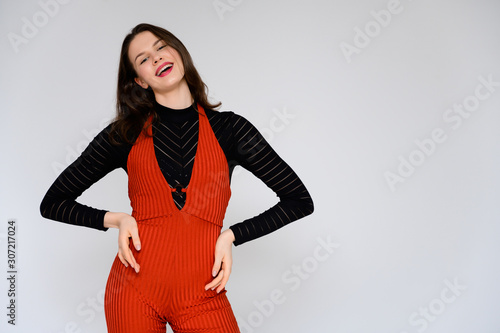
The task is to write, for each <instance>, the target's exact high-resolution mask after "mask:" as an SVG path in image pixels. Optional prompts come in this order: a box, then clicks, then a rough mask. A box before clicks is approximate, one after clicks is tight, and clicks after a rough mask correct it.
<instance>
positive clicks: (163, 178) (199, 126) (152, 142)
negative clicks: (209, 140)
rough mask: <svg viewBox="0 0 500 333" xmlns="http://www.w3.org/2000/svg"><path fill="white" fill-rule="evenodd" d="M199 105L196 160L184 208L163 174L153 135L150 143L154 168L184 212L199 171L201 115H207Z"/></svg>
mask: <svg viewBox="0 0 500 333" xmlns="http://www.w3.org/2000/svg"><path fill="white" fill-rule="evenodd" d="M197 107H198V134H197V135H198V142H197V143H196V152H195V153H194V162H193V170H192V171H191V177H190V178H189V183H188V184H187V185H186V187H184V189H185V192H184V193H186V201H185V202H184V206H182V208H180V209H179V207H177V205H176V203H175V200H174V197H173V193H174V191H172V189H175V187H172V186H170V184H169V183H168V181H167V179H166V178H165V175H164V174H163V172H162V171H161V168H160V164H159V163H158V158H157V156H156V151H155V145H154V141H153V140H154V137H151V144H150V149H151V150H152V154H153V156H154V161H155V163H154V165H155V166H154V168H155V172H157V173H158V174H159V175H160V176H161V177H160V178H161V179H162V182H163V185H166V187H167V190H168V192H169V193H170V195H169V197H170V202H171V204H172V205H173V207H174V208H175V209H176V210H177V211H179V212H183V211H184V210H185V208H186V207H187V206H188V200H190V197H191V196H190V195H188V194H189V192H188V191H190V188H191V187H190V185H191V183H192V181H193V178H194V176H195V173H197V165H198V163H197V161H198V159H199V158H198V152H199V151H200V150H199V148H200V138H201V131H202V127H203V126H201V117H202V115H205V112H204V110H203V108H202V107H201V106H200V105H199V104H198V105H197Z"/></svg>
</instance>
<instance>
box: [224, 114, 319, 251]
mask: <svg viewBox="0 0 500 333" xmlns="http://www.w3.org/2000/svg"><path fill="white" fill-rule="evenodd" d="M233 119H234V121H233V140H234V145H233V147H232V153H231V155H232V156H231V158H234V159H235V161H233V162H235V163H236V164H239V165H241V166H242V167H244V168H245V169H247V170H248V171H250V172H251V173H253V174H254V175H255V176H256V177H258V178H259V179H260V180H262V181H263V182H264V183H265V184H266V185H267V186H268V187H269V188H270V189H271V190H273V191H274V192H275V193H276V195H277V196H278V197H279V202H278V203H277V204H276V205H274V206H273V207H271V208H269V209H268V210H266V211H265V212H263V213H261V214H260V215H258V216H255V217H253V218H250V219H247V220H245V221H243V222H240V223H237V224H234V225H232V226H231V227H230V229H231V230H232V231H233V233H234V236H235V239H236V240H235V242H234V244H235V245H240V244H243V243H245V242H248V241H250V240H253V239H256V238H258V237H262V236H264V235H267V234H269V233H271V232H273V231H275V230H277V229H279V228H281V227H283V226H285V225H287V224H289V223H290V222H293V221H295V220H298V219H300V218H302V217H304V216H307V215H309V214H311V213H312V212H313V210H314V205H313V201H312V199H311V196H310V195H309V192H308V191H307V189H306V187H305V186H304V184H303V183H302V181H301V180H300V178H299V177H298V176H297V174H296V173H295V172H294V171H293V170H292V168H291V167H290V166H289V165H288V164H287V163H286V162H285V161H283V159H281V157H280V156H279V155H278V154H277V153H276V152H275V151H274V150H273V148H272V147H271V146H270V145H269V143H268V142H267V141H266V140H265V139H264V137H263V136H262V134H261V133H260V132H259V131H258V130H257V129H256V128H255V126H253V125H252V124H251V123H250V122H249V121H248V120H246V119H245V118H244V117H242V116H239V115H236V114H234V116H233Z"/></svg>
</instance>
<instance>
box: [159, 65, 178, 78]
mask: <svg viewBox="0 0 500 333" xmlns="http://www.w3.org/2000/svg"><path fill="white" fill-rule="evenodd" d="M168 66H170V68H168V69H167V70H165V71H163V72H162V70H163V69H165V67H168ZM172 68H174V64H173V63H171V62H165V63H163V64H162V65H161V66H160V67H158V69H157V70H156V76H159V77H164V76H167V75H168V74H170V72H171V71H172ZM160 73H161V74H160Z"/></svg>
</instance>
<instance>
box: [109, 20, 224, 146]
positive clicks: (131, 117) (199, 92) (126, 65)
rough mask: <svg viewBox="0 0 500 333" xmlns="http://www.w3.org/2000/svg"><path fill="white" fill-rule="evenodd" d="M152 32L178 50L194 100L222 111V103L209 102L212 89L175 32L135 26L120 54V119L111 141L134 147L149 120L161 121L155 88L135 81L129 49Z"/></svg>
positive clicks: (116, 122)
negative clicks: (151, 117)
mask: <svg viewBox="0 0 500 333" xmlns="http://www.w3.org/2000/svg"><path fill="white" fill-rule="evenodd" d="M144 31H149V32H151V33H152V34H153V35H155V36H156V37H158V38H159V39H161V40H163V41H164V42H165V43H166V44H167V45H169V46H171V47H172V48H173V49H175V50H176V51H177V52H178V53H179V55H180V57H181V59H182V63H183V65H184V79H185V80H186V82H187V84H188V87H189V91H190V92H191V95H192V96H193V99H194V100H195V101H196V102H197V103H198V104H200V105H201V106H202V107H203V108H204V109H215V108H218V107H219V106H220V105H221V103H220V102H219V103H216V104H212V103H210V102H209V101H208V96H207V94H208V88H207V85H206V84H205V83H204V82H203V80H202V79H201V76H200V74H199V73H198V71H197V70H196V68H195V67H194V64H193V59H192V58H191V55H190V54H189V52H188V50H187V49H186V47H185V46H184V44H182V42H181V41H180V40H179V39H178V38H177V37H175V36H174V35H173V34H172V33H171V32H169V31H167V30H165V29H163V28H160V27H158V26H154V25H151V24H146V23H141V24H139V25H137V26H136V27H134V28H133V29H132V31H131V32H130V33H129V34H128V35H127V36H126V37H125V39H124V40H123V44H122V49H121V53H120V65H119V68H118V88H117V94H116V97H117V98H116V117H115V119H114V121H113V124H112V126H111V131H110V139H111V142H113V143H115V144H119V143H122V142H126V143H130V144H133V143H134V141H135V140H136V138H137V137H138V136H139V134H140V133H141V131H144V132H145V133H147V128H146V127H145V124H146V121H147V120H148V118H149V117H150V116H153V122H154V121H155V120H156V119H157V118H158V117H157V115H156V112H155V110H154V101H155V96H154V93H153V90H152V89H151V88H148V89H144V88H142V87H140V86H139V85H138V84H137V83H136V82H135V81H134V79H135V78H136V77H137V73H136V71H135V69H134V66H133V65H132V63H131V61H130V59H129V57H128V50H129V47H130V43H131V42H132V40H133V39H134V38H135V37H136V36H137V35H138V34H140V33H141V32H144Z"/></svg>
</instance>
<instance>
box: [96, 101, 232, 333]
mask: <svg viewBox="0 0 500 333" xmlns="http://www.w3.org/2000/svg"><path fill="white" fill-rule="evenodd" d="M198 112H199V132H198V133H199V134H198V147H197V151H196V157H195V160H194V165H193V172H192V176H191V179H190V182H189V185H188V186H187V187H186V188H183V189H175V188H172V187H171V186H170V185H169V184H168V183H167V181H166V180H165V178H164V176H163V174H162V172H161V170H160V168H159V166H158V163H157V160H156V156H155V151H154V145H153V137H152V136H146V135H144V134H141V135H140V136H139V138H138V140H137V141H136V143H135V144H134V146H133V148H132V149H131V151H130V153H129V156H128V161H127V169H128V177H129V197H130V202H131V206H132V209H133V212H132V216H133V217H134V218H135V219H136V221H137V224H138V228H139V237H140V239H141V244H142V249H141V250H140V251H136V250H135V249H134V248H133V246H132V242H131V245H130V247H131V249H132V252H133V255H134V257H135V258H136V260H137V262H138V263H139V265H140V266H141V269H140V272H139V273H138V274H137V273H135V271H134V270H133V269H132V268H130V267H129V268H126V267H125V266H124V265H123V264H122V263H121V261H120V260H119V259H118V257H117V258H116V259H115V261H114V263H113V266H112V268H111V272H110V274H109V278H108V283H107V286H106V295H105V313H106V321H107V326H108V332H111V333H145V332H148V333H149V332H155V333H156V332H158V333H159V332H162V333H164V332H165V331H166V324H167V323H168V324H170V326H171V327H172V329H173V331H174V332H179V333H180V332H185V333H187V332H190V333H193V332H207V333H215V332H219V333H232V332H239V329H238V326H237V323H236V319H235V317H234V315H233V312H232V309H231V306H230V304H229V301H228V300H227V297H226V295H225V293H226V291H225V290H223V291H222V292H220V293H219V294H217V292H216V291H215V290H210V289H209V290H207V291H206V290H205V288H204V287H205V285H206V284H207V283H209V282H210V281H211V280H212V279H213V278H212V274H211V272H212V265H213V262H214V251H215V243H216V241H217V238H218V236H219V235H220V232H221V228H222V220H223V219H224V214H225V212H226V207H227V204H228V201H229V198H230V196H231V190H230V188H229V170H228V164H227V160H226V158H225V155H224V152H223V151H222V149H221V147H220V145H219V143H218V141H217V139H216V137H215V135H214V133H213V131H212V127H211V126H210V123H209V121H208V119H207V116H206V114H205V111H204V110H203V108H202V107H200V106H198ZM149 134H151V127H149ZM176 190H182V191H183V192H186V203H185V205H184V207H183V208H182V209H180V210H179V209H178V208H177V206H176V205H175V203H174V200H173V198H172V195H175V194H174V192H175V191H176Z"/></svg>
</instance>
